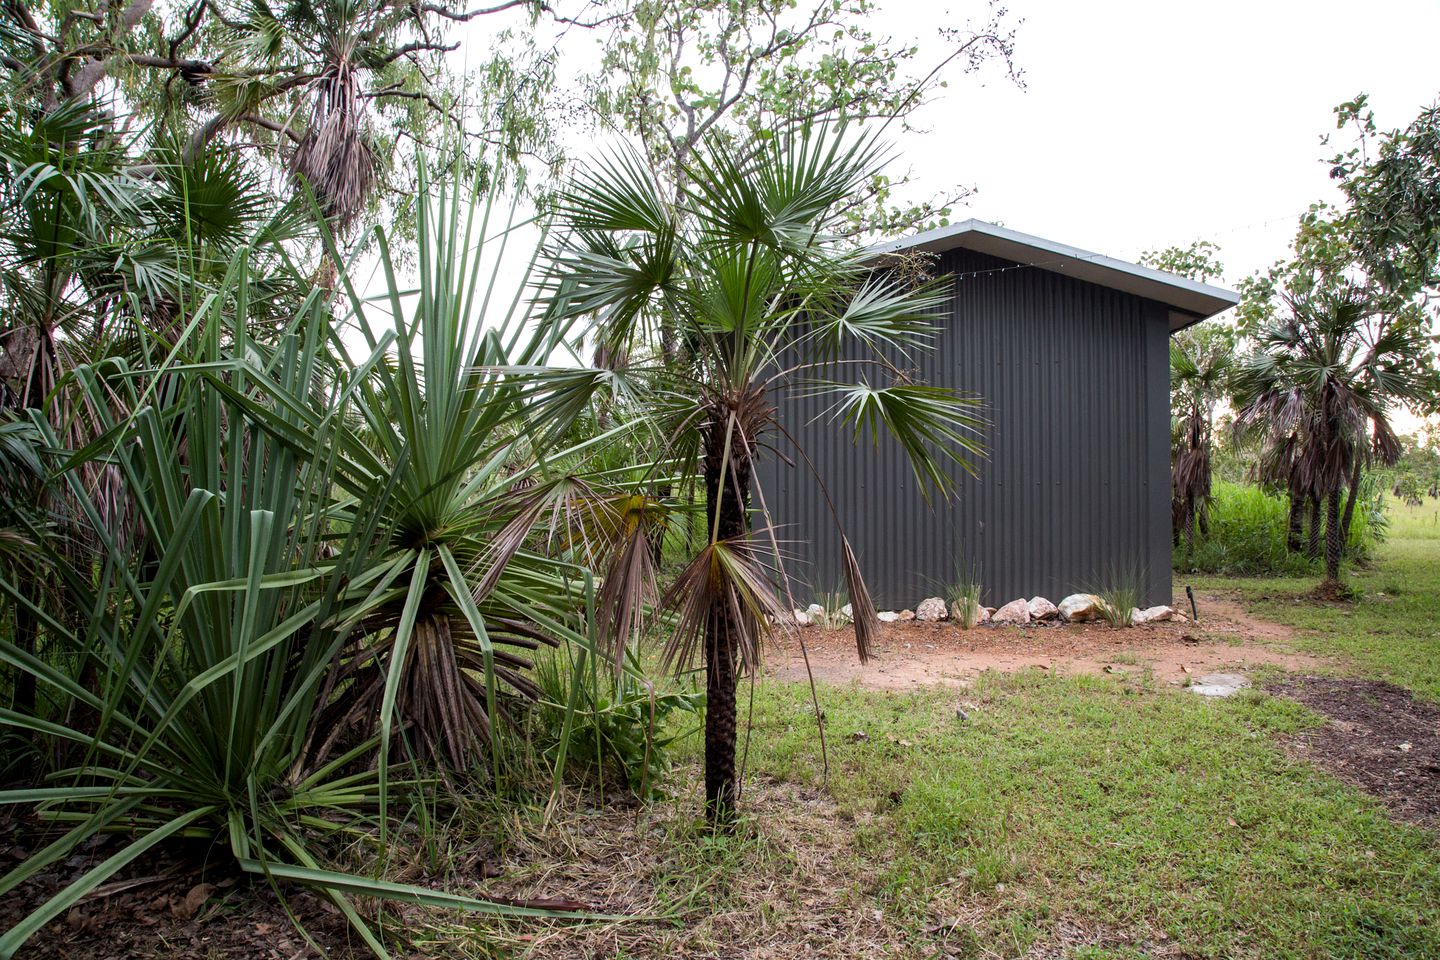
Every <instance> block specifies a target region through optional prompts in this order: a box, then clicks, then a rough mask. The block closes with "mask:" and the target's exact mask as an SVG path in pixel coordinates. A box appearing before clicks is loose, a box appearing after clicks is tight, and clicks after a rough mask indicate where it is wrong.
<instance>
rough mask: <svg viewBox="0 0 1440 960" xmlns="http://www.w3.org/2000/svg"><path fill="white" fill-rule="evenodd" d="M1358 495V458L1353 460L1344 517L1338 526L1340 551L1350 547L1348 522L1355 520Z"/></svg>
mask: <svg viewBox="0 0 1440 960" xmlns="http://www.w3.org/2000/svg"><path fill="white" fill-rule="evenodd" d="M1359 495H1360V458H1359V457H1356V458H1355V469H1354V470H1351V471H1350V492H1349V493H1348V494H1346V495H1345V517H1344V520H1343V521H1342V522H1341V524H1340V549H1341V550H1345V549H1346V548H1347V547H1349V545H1350V521H1351V520H1354V519H1355V498H1356V497H1358V496H1359Z"/></svg>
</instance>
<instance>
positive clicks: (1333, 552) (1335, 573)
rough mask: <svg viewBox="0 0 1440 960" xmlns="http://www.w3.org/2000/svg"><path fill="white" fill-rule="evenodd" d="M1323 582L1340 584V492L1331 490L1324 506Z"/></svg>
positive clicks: (1342, 543)
mask: <svg viewBox="0 0 1440 960" xmlns="http://www.w3.org/2000/svg"><path fill="white" fill-rule="evenodd" d="M1325 513H1326V517H1325V582H1326V583H1327V584H1338V583H1339V582H1340V551H1341V548H1342V547H1343V546H1344V543H1345V541H1344V539H1343V538H1342V537H1341V535H1340V491H1339V490H1338V489H1337V490H1331V491H1330V496H1329V497H1328V498H1327V500H1326V504H1325Z"/></svg>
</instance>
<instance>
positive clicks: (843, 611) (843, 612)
mask: <svg viewBox="0 0 1440 960" xmlns="http://www.w3.org/2000/svg"><path fill="white" fill-rule="evenodd" d="M840 616H842V617H844V618H845V619H846V620H854V619H855V608H854V607H852V606H850V604H848V603H847V604H845V606H843V607H841V608H840Z"/></svg>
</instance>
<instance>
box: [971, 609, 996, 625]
mask: <svg viewBox="0 0 1440 960" xmlns="http://www.w3.org/2000/svg"><path fill="white" fill-rule="evenodd" d="M994 615H995V608H994V607H981V608H980V616H978V617H976V618H975V622H976V623H989V622H990V618H991V617H993V616H994Z"/></svg>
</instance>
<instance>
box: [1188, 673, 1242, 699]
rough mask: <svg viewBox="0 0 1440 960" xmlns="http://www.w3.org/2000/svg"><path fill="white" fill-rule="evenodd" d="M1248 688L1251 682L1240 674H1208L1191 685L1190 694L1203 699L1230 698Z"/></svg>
mask: <svg viewBox="0 0 1440 960" xmlns="http://www.w3.org/2000/svg"><path fill="white" fill-rule="evenodd" d="M1248 686H1250V681H1249V680H1247V679H1246V678H1245V677H1243V676H1241V675H1240V674H1238V673H1207V674H1206V675H1205V676H1203V677H1201V678H1200V679H1199V680H1196V681H1195V682H1194V683H1192V684H1190V692H1191V693H1198V694H1200V696H1202V697H1228V696H1230V695H1231V694H1232V693H1235V692H1236V691H1237V690H1243V689H1245V688H1246V687H1248Z"/></svg>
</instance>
